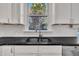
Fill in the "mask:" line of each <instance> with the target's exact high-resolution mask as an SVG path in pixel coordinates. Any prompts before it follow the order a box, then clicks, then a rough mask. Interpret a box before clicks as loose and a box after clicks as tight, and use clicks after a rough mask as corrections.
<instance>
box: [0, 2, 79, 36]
mask: <svg viewBox="0 0 79 59" xmlns="http://www.w3.org/2000/svg"><path fill="white" fill-rule="evenodd" d="M57 5H58V6H59V7H58V6H56V7H57V10H55V9H56V8H55V9H54V8H53V7H55V5H53V7H52V9H51V10H53V12H54V11H55V12H57V13H58V14H56V16H57V17H56V16H55V15H54V14H55V13H54V14H51V17H49V19H48V20H51V21H49V25H50V26H49V28H50V30H49V31H47V32H46V31H43V32H42V34H43V36H46V37H76V32H77V28H78V27H79V26H77V25H74V27H73V28H70V27H69V25H52V24H51V22H52V21H54V22H56V21H58V19H61V20H59V21H61V22H60V23H68V22H69V20H68V21H67V22H65V21H66V19H65V20H63V21H62V19H63V17H64V18H67V16H68V15H69V16H70V14H69V12H70V9H69V8H70V6H69V7H67V6H68V5H70V4H65V5H63V6H61V5H62V4H60V5H59V4H57ZM64 6H65V7H67V10H66V8H65V7H64ZM62 7H64V8H65V9H61V8H62ZM5 9H6V8H5ZM1 10H2V9H1V8H0V15H2V16H3V14H1ZM68 10H69V11H68ZM2 11H3V12H4V9H3V10H2ZM63 11H64V12H63ZM65 11H66V12H68V13H66V12H65ZM5 12H6V11H5ZM5 12H4V13H5ZM9 12H10V10H9V11H8V12H6V14H4V15H5V16H7V17H9V16H8V13H9ZM53 12H51V11H50V12H49V13H53ZM14 14H15V13H14ZM14 14H13V15H14ZM9 15H10V14H9ZM10 16H11V15H10ZM15 16H16V15H15ZM21 16H24V15H21ZM54 16H55V17H54ZM69 16H68V18H69ZM53 17H54V18H53ZM55 18H56V19H55ZM68 18H67V19H68ZM22 19H24V18H22ZM22 19H21V20H22ZM0 20H1V19H0ZM25 20H27V18H25ZM55 20H56V21H55ZM52 23H53V22H52ZM25 27H27V25H26V26H25V25H2V24H0V36H27V37H28V36H38V33H36V32H32V31H27V30H26V29H25Z"/></svg>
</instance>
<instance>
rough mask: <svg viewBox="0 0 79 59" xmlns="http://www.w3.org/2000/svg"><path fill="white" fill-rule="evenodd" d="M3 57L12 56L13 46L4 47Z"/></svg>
mask: <svg viewBox="0 0 79 59" xmlns="http://www.w3.org/2000/svg"><path fill="white" fill-rule="evenodd" d="M2 55H3V56H11V55H13V53H12V46H2Z"/></svg>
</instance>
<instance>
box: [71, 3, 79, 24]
mask: <svg viewBox="0 0 79 59" xmlns="http://www.w3.org/2000/svg"><path fill="white" fill-rule="evenodd" d="M72 21H73V23H75V24H79V3H72Z"/></svg>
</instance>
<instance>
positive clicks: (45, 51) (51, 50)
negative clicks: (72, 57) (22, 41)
mask: <svg viewBox="0 0 79 59" xmlns="http://www.w3.org/2000/svg"><path fill="white" fill-rule="evenodd" d="M39 55H49V56H50V55H52V56H61V55H62V46H39Z"/></svg>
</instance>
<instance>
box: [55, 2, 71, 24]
mask: <svg viewBox="0 0 79 59" xmlns="http://www.w3.org/2000/svg"><path fill="white" fill-rule="evenodd" d="M70 16H71V4H70V3H56V4H55V23H58V24H63V23H64V24H67V23H69V21H70Z"/></svg>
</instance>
